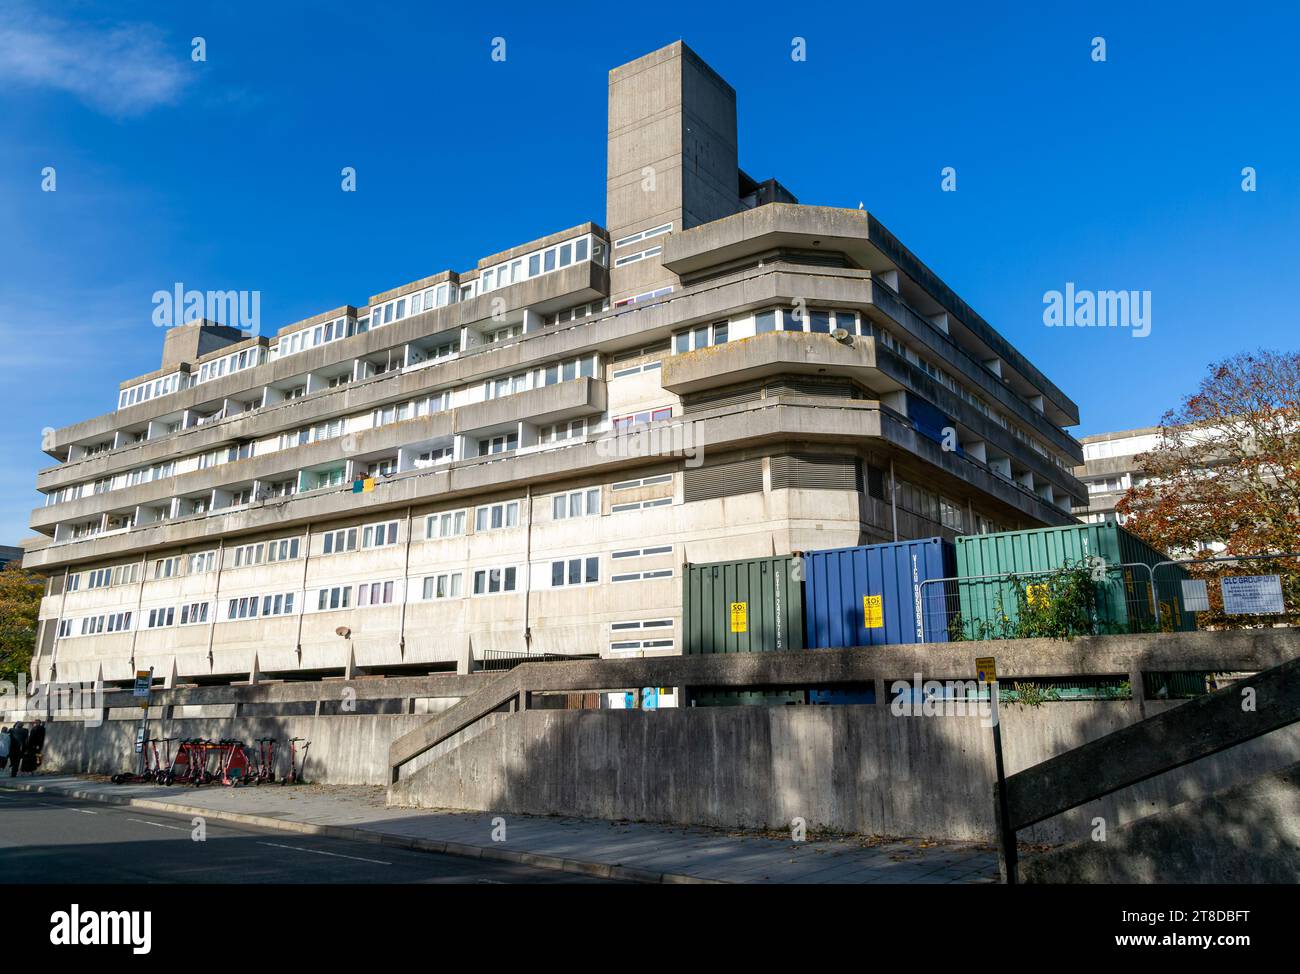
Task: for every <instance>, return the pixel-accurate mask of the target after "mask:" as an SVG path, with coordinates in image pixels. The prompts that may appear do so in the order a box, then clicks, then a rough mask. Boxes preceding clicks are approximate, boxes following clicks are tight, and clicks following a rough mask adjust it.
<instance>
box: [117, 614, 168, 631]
mask: <svg viewBox="0 0 1300 974" xmlns="http://www.w3.org/2000/svg"><path fill="white" fill-rule="evenodd" d="M107 621H108V627H107V628H108V631H109V632H126V631H127V630H128V629H130V628H131V613H129V612H114V613H110V614H109V615H108V617H107ZM168 625H171V623H170V622H169V623H168Z"/></svg>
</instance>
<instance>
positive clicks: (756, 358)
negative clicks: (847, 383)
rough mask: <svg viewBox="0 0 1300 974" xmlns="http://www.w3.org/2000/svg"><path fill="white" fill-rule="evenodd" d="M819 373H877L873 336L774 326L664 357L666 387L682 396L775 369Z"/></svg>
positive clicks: (860, 375)
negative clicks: (775, 328)
mask: <svg viewBox="0 0 1300 974" xmlns="http://www.w3.org/2000/svg"><path fill="white" fill-rule="evenodd" d="M820 374H828V375H830V376H833V377H834V376H850V377H856V378H859V379H866V378H867V377H868V376H874V375H876V353H875V340H874V339H871V338H863V337H861V336H857V335H854V336H850V337H849V338H848V339H847V340H845V341H843V342H839V341H836V340H835V339H833V338H831V337H830V335H812V334H805V333H803V332H794V331H773V332H768V333H767V334H763V335H755V336H754V337H752V338H742V339H740V340H739V341H734V342H727V343H726V344H725V345H714V346H713V347H711V348H704V349H700V350H699V351H696V352H690V353H687V354H684V355H671V356H668V357H667V358H665V359H664V361H663V387H664V388H665V389H667V390H668V391H669V392H672V393H675V394H676V395H679V396H681V395H687V394H689V393H692V392H700V391H703V390H706V389H713V388H717V387H718V386H720V385H732V384H740V383H745V382H748V381H750V380H754V379H763V378H767V377H769V376H774V375H820Z"/></svg>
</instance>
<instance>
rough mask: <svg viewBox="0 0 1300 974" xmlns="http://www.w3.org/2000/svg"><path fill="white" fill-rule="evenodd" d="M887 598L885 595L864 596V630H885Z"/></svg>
mask: <svg viewBox="0 0 1300 974" xmlns="http://www.w3.org/2000/svg"><path fill="white" fill-rule="evenodd" d="M884 602H885V597H884V596H883V595H864V596H862V627H863V628H864V629H883V628H885V605H884Z"/></svg>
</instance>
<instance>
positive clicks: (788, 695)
mask: <svg viewBox="0 0 1300 974" xmlns="http://www.w3.org/2000/svg"><path fill="white" fill-rule="evenodd" d="M802 648H803V586H802V585H801V584H800V582H799V573H798V570H797V569H795V567H794V565H793V564H792V560H791V559H790V558H789V557H775V558H746V559H743V560H741V561H723V562H710V563H707V564H698V565H691V564H688V565H686V566H685V569H684V570H683V572H682V651H683V652H684V653H686V654H688V655H694V654H698V653H762V652H778V651H781V650H793V649H802ZM806 699H807V694H806V693H805V692H804V691H803V690H758V689H756V690H751V691H737V690H723V689H714V688H699V689H696V690H692V692H691V693H690V694H689V698H688V702H687V705H688V706H695V707H710V706H712V707H718V706H729V705H750V706H780V705H785V704H801V703H804V702H805V700H806Z"/></svg>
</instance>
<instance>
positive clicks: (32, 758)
mask: <svg viewBox="0 0 1300 974" xmlns="http://www.w3.org/2000/svg"><path fill="white" fill-rule="evenodd" d="M44 747H45V721H43V720H41V719H40V718H39V717H38V718H36V723H35V724H34V725H33V726H32V730H31V733H30V734H28V735H27V748H26V750H25V751H24V752H23V768H22V769H23V770H24V771H26V772H28V773H29V774H30V773H33V772H35V771H36V769H37V768H38V767H40V764H41V750H42V749H43V748H44Z"/></svg>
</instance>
